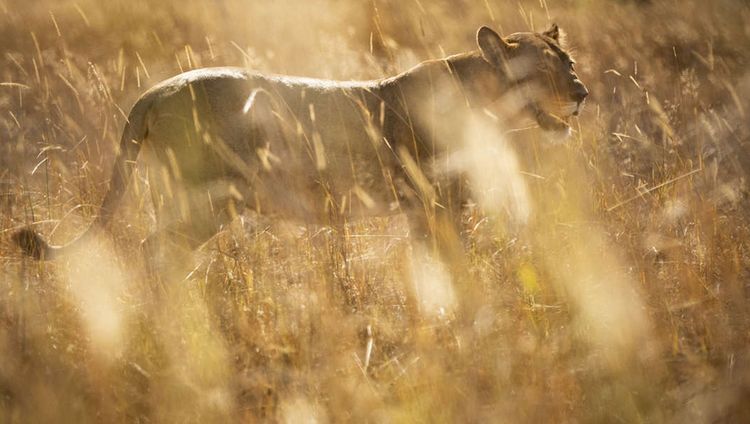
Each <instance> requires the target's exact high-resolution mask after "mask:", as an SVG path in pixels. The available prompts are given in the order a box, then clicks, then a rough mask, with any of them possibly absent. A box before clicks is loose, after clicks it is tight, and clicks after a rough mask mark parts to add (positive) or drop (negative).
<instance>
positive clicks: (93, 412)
mask: <svg viewBox="0 0 750 424" xmlns="http://www.w3.org/2000/svg"><path fill="white" fill-rule="evenodd" d="M550 20H554V21H556V22H558V23H559V24H560V25H561V26H562V27H563V28H564V29H566V30H567V32H568V35H569V39H570V42H571V44H572V46H573V47H574V52H575V55H576V60H577V62H578V64H577V65H576V66H577V68H578V69H579V73H580V74H581V77H582V78H583V79H584V82H585V83H586V84H587V85H588V87H589V89H590V90H591V92H592V95H591V97H590V98H589V100H588V102H587V103H588V105H587V108H586V110H585V111H584V113H583V115H582V116H581V117H580V119H579V120H578V122H576V125H575V126H576V130H577V131H576V133H575V134H574V136H573V138H572V139H571V140H569V141H568V143H566V144H564V145H550V144H549V143H547V142H546V141H545V140H544V137H543V136H542V135H541V134H539V133H537V132H535V131H534V130H525V131H520V132H514V133H512V134H510V135H509V136H508V140H507V146H505V150H503V151H504V152H505V154H506V155H507V158H504V159H503V160H502V162H501V163H499V164H498V167H499V168H502V169H512V174H513V175H508V176H507V177H508V178H509V182H510V181H511V180H512V182H513V183H514V184H515V185H514V188H513V190H514V193H513V196H510V200H509V202H510V203H509V204H508V205H507V207H506V208H505V209H503V210H501V211H499V213H497V216H495V217H494V219H491V220H488V219H485V218H484V217H483V215H482V214H480V213H478V212H474V213H472V214H471V215H470V216H467V222H466V226H465V230H466V231H465V232H466V238H465V239H466V249H467V252H468V254H469V259H470V265H471V266H470V267H469V269H467V274H468V275H469V276H470V279H471V281H473V282H474V283H475V284H476V285H477V287H479V290H480V292H481V294H482V295H483V300H484V305H483V306H482V308H481V309H480V310H479V312H478V313H477V315H476V317H475V319H474V323H473V326H472V327H470V328H467V327H463V326H458V325H456V324H455V322H454V321H453V320H452V314H451V304H452V303H453V302H454V300H455V299H454V298H453V297H454V296H453V294H452V292H451V289H450V283H449V282H445V281H443V279H441V277H440V275H439V274H440V273H439V272H437V271H436V269H437V268H439V266H438V265H436V264H430V263H426V264H424V263H421V262H420V261H415V260H412V259H413V258H415V257H418V256H419V252H415V251H413V249H412V248H411V247H410V245H409V243H408V240H407V238H406V232H407V231H406V226H405V224H404V222H403V219H401V218H393V219H373V220H368V221H364V222H352V223H349V224H348V225H347V226H346V227H345V228H340V229H331V228H326V227H315V228H308V227H304V228H300V227H299V226H298V225H296V224H295V223H278V222H264V221H262V220H261V221H260V222H255V221H258V220H257V219H256V218H255V217H252V216H248V217H245V219H243V220H242V222H235V223H233V226H232V228H229V229H227V231H225V232H223V233H222V234H220V235H219V236H217V237H216V238H215V239H214V240H213V241H212V242H211V243H209V244H207V245H206V246H205V247H204V248H203V249H202V250H201V251H199V252H197V255H198V256H199V258H198V261H197V263H198V267H197V268H196V269H195V270H194V272H193V273H192V274H191V276H190V277H189V278H188V279H186V280H184V281H163V282H157V281H152V280H150V279H148V278H146V277H145V275H146V274H145V272H144V271H143V269H142V268H143V264H142V262H141V259H140V256H139V254H138V251H137V246H138V241H139V240H140V239H141V238H142V237H144V236H145V235H146V234H147V233H148V232H149V228H150V226H152V225H153V217H152V216H151V212H150V207H149V200H148V196H146V195H145V194H144V193H143V182H142V181H141V182H140V183H139V184H135V188H134V190H133V192H132V193H131V195H130V197H129V200H130V202H131V203H132V205H133V206H132V207H129V208H123V210H122V212H121V214H120V218H119V220H118V223H117V225H115V226H113V229H112V231H111V233H108V234H106V235H104V236H103V237H102V240H101V242H100V243H101V244H99V245H95V246H90V248H89V249H87V250H85V251H83V252H81V254H80V255H74V256H72V257H70V258H68V259H67V260H62V261H59V262H55V263H41V264H40V263H36V262H34V261H29V260H25V259H22V258H21V257H20V255H19V252H18V251H17V250H16V249H15V248H14V247H13V246H12V245H11V244H10V242H9V240H8V235H9V234H10V231H12V230H13V229H15V228H18V227H19V226H21V225H23V224H25V223H30V222H39V221H43V222H44V223H43V224H42V225H41V227H40V228H41V229H42V230H43V232H44V233H45V235H50V237H51V239H52V240H53V241H58V242H64V241H66V240H69V239H70V238H71V237H72V236H73V235H75V234H77V233H78V232H80V231H81V230H82V229H83V228H84V227H85V226H86V225H87V223H88V222H89V221H90V217H91V216H92V215H93V214H95V213H96V212H97V205H98V204H99V202H100V200H101V198H102V195H103V190H104V188H105V187H106V182H107V179H108V177H109V172H110V167H111V163H112V158H113V150H114V148H115V146H116V144H117V143H116V140H118V139H119V136H120V131H121V128H122V125H123V121H124V114H123V111H124V112H125V113H126V112H127V110H128V108H129V107H130V105H131V104H132V102H133V101H134V100H135V98H136V97H137V96H138V95H139V94H140V93H141V92H142V91H143V90H145V89H146V88H147V87H149V86H151V85H152V84H154V83H156V82H158V81H160V80H161V79H163V78H165V77H168V76H171V75H173V74H175V73H177V72H179V71H181V70H187V69H190V68H195V67H201V66H219V65H238V66H247V67H252V68H254V69H258V70H261V71H264V72H273V73H286V74H295V75H305V76H313V77H325V78H341V79H361V78H375V77H380V76H383V75H389V74H392V73H395V72H398V71H402V70H405V69H407V68H408V67H409V66H411V65H413V64H415V63H417V62H419V61H420V60H424V59H427V58H434V57H440V56H442V55H444V54H446V53H454V52H458V51H462V50H466V49H471V48H473V36H474V31H475V30H476V28H477V27H479V26H480V25H482V24H492V25H493V26H495V27H496V28H498V29H499V30H501V31H502V32H503V33H506V34H507V33H510V32H515V31H522V30H529V29H540V28H544V27H546V26H547V25H548V23H549V22H550ZM749 21H750V8H749V7H748V6H747V4H746V3H745V2H742V1H739V0H736V1H729V0H718V1H712V2H701V1H697V0H688V1H652V2H635V1H634V2H628V1H614V0H612V1H609V0H607V1H597V2H592V1H585V0H578V1H574V0H567V1H563V0H559V1H553V0H547V1H541V2H540V1H521V2H516V1H507V2H506V1H492V0H490V1H487V2H470V1H466V0H464V1H447V0H446V1H440V0H434V1H430V2H426V1H423V2H407V3H406V4H402V2H396V1H389V0H375V1H372V2H371V1H361V2H360V1H356V2H344V1H336V0H312V1H296V0H283V1H278V2H273V3H267V2H251V1H249V0H248V1H240V0H221V1H214V2H200V1H197V0H190V1H159V2H156V1H152V2H149V1H145V0H139V1H121V0H113V1H108V2H106V3H104V2H99V1H94V0H78V1H68V0H64V1H52V0H40V1H34V2H24V3H21V2H18V1H15V0H0V63H2V65H1V66H0V74H1V75H0V128H1V132H0V134H2V138H1V139H0V173H1V174H0V175H2V179H1V180H0V189H1V191H0V193H1V194H2V197H0V205H1V206H0V207H1V208H2V214H0V222H1V223H2V229H3V233H2V234H3V238H2V240H1V242H2V245H0V260H1V261H2V274H0V421H2V422H19V423H20V422H92V421H93V422H113V421H128V422H133V421H135V422H184V421H188V422H225V421H227V420H235V421H236V420H247V421H258V420H272V421H273V420H278V421H287V422H300V421H316V422H328V421H334V422H335V421H352V422H393V421H395V422H436V421H437V422H464V421H468V422H579V421H593V422H663V421H668V422H743V421H746V420H748V419H750V406H749V405H750V404H748V403H747V400H748V398H750V362H749V361H750V344H749V343H748V342H750V340H749V339H750V321H749V319H750V308H748V306H749V305H750V303H749V301H750V299H749V296H750V282H749V278H750V275H749V274H748V265H750V257H749V256H748V254H749V252H748V244H747V241H746V240H748V233H749V229H748V224H750V222H748V213H747V212H746V208H747V206H748V197H747V184H748V181H747V176H748V169H750V156H749V155H750V152H748V143H749V142H750V128H748V116H747V114H748V112H750V100H748V99H750V72H749V71H748V61H749V59H750V49H748V46H750V27H748V26H747V22H749ZM509 164H512V165H513V166H512V167H510V168H507V166H508V165H509ZM490 165H491V164H490ZM500 175H503V174H500ZM141 180H142V177H141ZM513 202H516V204H513ZM518 202H522V203H523V205H521V206H523V208H522V209H523V210H524V211H526V215H525V216H526V219H525V220H519V219H517V216H516V215H517V212H518V210H519V205H518V204H517V203H518ZM523 221H525V222H523ZM412 282H416V283H412ZM412 284H415V285H416V287H412ZM415 292H416V294H417V295H416V296H414V295H411V294H410V293H412V294H413V293H415ZM410 299H416V303H417V304H411V303H413V301H411V300H410ZM410 302H411V303H410Z"/></svg>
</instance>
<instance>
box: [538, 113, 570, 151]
mask: <svg viewBox="0 0 750 424" xmlns="http://www.w3.org/2000/svg"><path fill="white" fill-rule="evenodd" d="M569 119H570V117H567V118H560V117H558V116H555V115H553V114H551V113H549V112H546V111H539V112H538V113H537V115H536V121H537V123H538V124H539V127H540V128H541V129H542V130H543V132H544V137H545V138H546V139H547V141H548V142H549V143H551V144H563V143H565V142H566V141H567V140H568V138H569V137H570V135H571V128H570V125H569V124H568V120H569Z"/></svg>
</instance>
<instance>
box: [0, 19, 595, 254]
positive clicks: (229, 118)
mask: <svg viewBox="0 0 750 424" xmlns="http://www.w3.org/2000/svg"><path fill="white" fill-rule="evenodd" d="M559 38H560V31H559V29H558V27H557V26H555V25H553V26H552V28H550V29H549V30H547V31H545V32H542V33H531V32H522V33H515V34H512V35H510V36H508V37H506V38H502V37H500V36H499V35H498V34H497V33H496V32H495V31H493V30H492V29H490V28H488V27H481V28H479V30H478V32H477V35H476V40H477V45H478V50H475V51H469V52H466V53H461V54H456V55H453V56H449V57H446V58H443V59H438V60H431V61H426V62H423V63H421V64H419V65H417V66H416V67H414V68H413V69H410V70H408V71H406V72H404V73H401V74H399V75H396V76H394V77H390V78H384V79H380V80H374V81H353V82H342V81H325V80H317V79H308V78H297V77H287V76H271V75H262V74H259V73H255V72H252V71H249V70H246V69H239V68H209V69H198V70H193V71H189V72H185V73H183V74H180V75H177V76H175V77H173V78H170V79H168V80H166V81H163V82H161V83H160V84H158V85H156V86H155V87H153V88H151V89H150V90H148V91H147V92H146V93H145V94H143V95H142V96H141V97H140V99H139V100H138V101H137V102H136V103H135V105H134V106H133V108H132V110H131V112H130V114H129V117H128V122H127V123H126V125H125V129H124V131H123V135H122V139H121V142H120V148H119V153H118V155H117V158H116V160H115V165H114V171H113V174H112V178H111V180H110V186H109V191H108V192H107V194H106V195H105V197H104V200H103V202H102V206H101V211H100V213H99V215H98V216H97V217H96V219H95V220H94V222H93V223H92V224H91V227H90V228H92V227H97V226H103V225H105V224H107V223H108V222H109V221H110V218H111V217H112V214H113V211H114V209H115V206H116V203H117V202H118V200H119V199H120V198H121V197H122V196H123V194H124V192H125V190H126V187H127V185H128V181H129V179H130V176H131V174H132V166H133V163H134V161H135V159H136V157H137V156H138V155H139V152H140V151H141V150H143V151H144V153H145V155H144V156H146V160H147V163H148V166H147V169H148V173H149V181H150V187H151V191H152V196H153V202H154V207H155V211H156V215H157V218H158V221H159V228H160V229H159V231H158V232H157V233H155V234H156V235H155V236H154V237H152V240H153V239H154V238H158V239H164V238H168V239H170V240H173V241H174V240H176V241H179V242H180V243H181V244H183V245H184V246H188V247H190V248H194V247H197V246H199V245H200V244H202V243H203V242H205V241H206V240H207V239H209V238H210V237H211V236H212V235H214V234H215V233H216V232H217V230H218V228H219V227H220V226H221V225H222V224H224V223H226V222H228V220H230V219H231V218H232V217H233V216H234V214H235V213H236V211H238V210H240V209H241V208H243V207H247V208H251V209H253V210H255V211H256V212H257V213H259V214H261V215H268V216H279V217H284V218H288V219H295V220H301V221H305V222H316V223H321V222H322V223H330V222H331V220H332V219H333V220H334V221H335V220H336V219H337V218H341V217H344V218H346V217H357V216H364V215H383V214H388V213H398V212H405V213H406V214H407V216H408V217H409V220H410V224H411V229H412V232H413V233H414V234H416V235H418V236H422V235H425V234H427V233H429V232H430V229H431V228H433V229H434V225H431V221H430V220H431V219H432V220H434V219H435V216H436V215H438V212H440V211H444V210H447V211H450V210H451V209H453V208H447V207H445V205H447V204H449V203H450V204H456V202H458V203H460V201H461V199H460V198H456V197H455V196H454V194H455V192H454V191H452V189H451V188H450V187H451V184H444V185H442V186H440V187H437V185H438V181H437V179H436V178H435V177H434V175H433V173H431V172H430V168H429V165H430V164H431V161H433V160H434V159H435V158H436V157H438V156H439V155H441V154H442V153H443V152H444V151H446V150H449V149H450V141H451V140H456V139H459V138H460V137H461V126H462V124H463V121H462V119H461V118H460V116H462V114H461V113H459V112H461V111H464V110H472V109H482V108H486V107H489V106H490V105H491V104H492V103H493V102H495V101H497V100H498V99H499V98H501V96H503V95H504V94H505V93H508V92H510V91H513V90H519V92H520V93H522V95H523V96H527V98H524V104H522V105H519V106H518V109H519V110H518V111H517V112H518V113H524V114H529V115H530V116H531V117H533V118H534V119H535V120H536V122H537V123H538V124H539V126H540V127H541V128H543V129H545V130H549V131H565V130H567V129H568V125H567V124H566V119H567V118H568V117H569V116H570V115H575V114H577V113H578V111H579V109H580V107H581V105H582V103H583V101H584V99H585V98H586V96H587V95H588V91H587V89H586V87H585V86H584V85H583V83H581V81H580V80H579V79H578V76H577V75H576V72H575V70H574V69H573V61H572V60H571V58H570V56H569V55H568V54H567V53H566V52H565V50H564V49H563V48H562V47H561V46H560V43H559ZM435 205H438V207H435ZM452 213H455V210H454V211H452ZM89 234H91V231H90V229H89V230H88V231H86V232H84V233H83V234H82V235H81V236H79V237H78V238H77V239H76V240H74V241H72V242H70V243H68V244H66V245H64V246H50V245H49V244H47V243H46V242H45V241H44V240H43V239H42V238H41V237H40V236H38V235H37V234H36V233H35V232H34V231H32V230H30V229H28V228H26V229H23V230H21V231H19V232H17V233H16V234H15V235H14V239H15V241H16V242H17V243H18V245H19V246H20V247H21V249H22V250H23V252H25V253H26V254H27V255H30V256H32V257H34V258H37V259H52V258H54V257H56V256H57V255H59V254H61V253H63V252H66V251H69V250H70V249H71V247H73V246H76V245H77V244H79V242H80V241H82V240H85V239H86V238H88V237H89Z"/></svg>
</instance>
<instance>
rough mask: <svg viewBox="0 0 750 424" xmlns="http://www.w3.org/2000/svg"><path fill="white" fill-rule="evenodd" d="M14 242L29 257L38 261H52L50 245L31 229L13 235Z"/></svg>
mask: <svg viewBox="0 0 750 424" xmlns="http://www.w3.org/2000/svg"><path fill="white" fill-rule="evenodd" d="M13 241H14V242H16V244H17V245H18V247H20V248H21V250H22V251H23V253H24V254H25V255H27V256H30V257H32V258H34V259H36V260H40V259H51V258H50V253H51V251H52V249H51V248H50V246H49V244H47V242H46V241H44V239H42V238H41V237H40V236H39V234H37V233H36V232H34V231H33V230H31V229H30V228H24V229H22V230H19V231H18V232H17V233H15V234H13Z"/></svg>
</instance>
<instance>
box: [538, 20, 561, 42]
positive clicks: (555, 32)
mask: <svg viewBox="0 0 750 424" xmlns="http://www.w3.org/2000/svg"><path fill="white" fill-rule="evenodd" d="M542 35H546V36H547V37H549V38H551V39H553V40H555V41H557V42H558V43H560V39H561V38H562V37H563V33H562V30H561V29H560V27H559V26H557V24H552V26H551V27H549V29H548V30H547V31H544V32H543V33H542Z"/></svg>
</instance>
